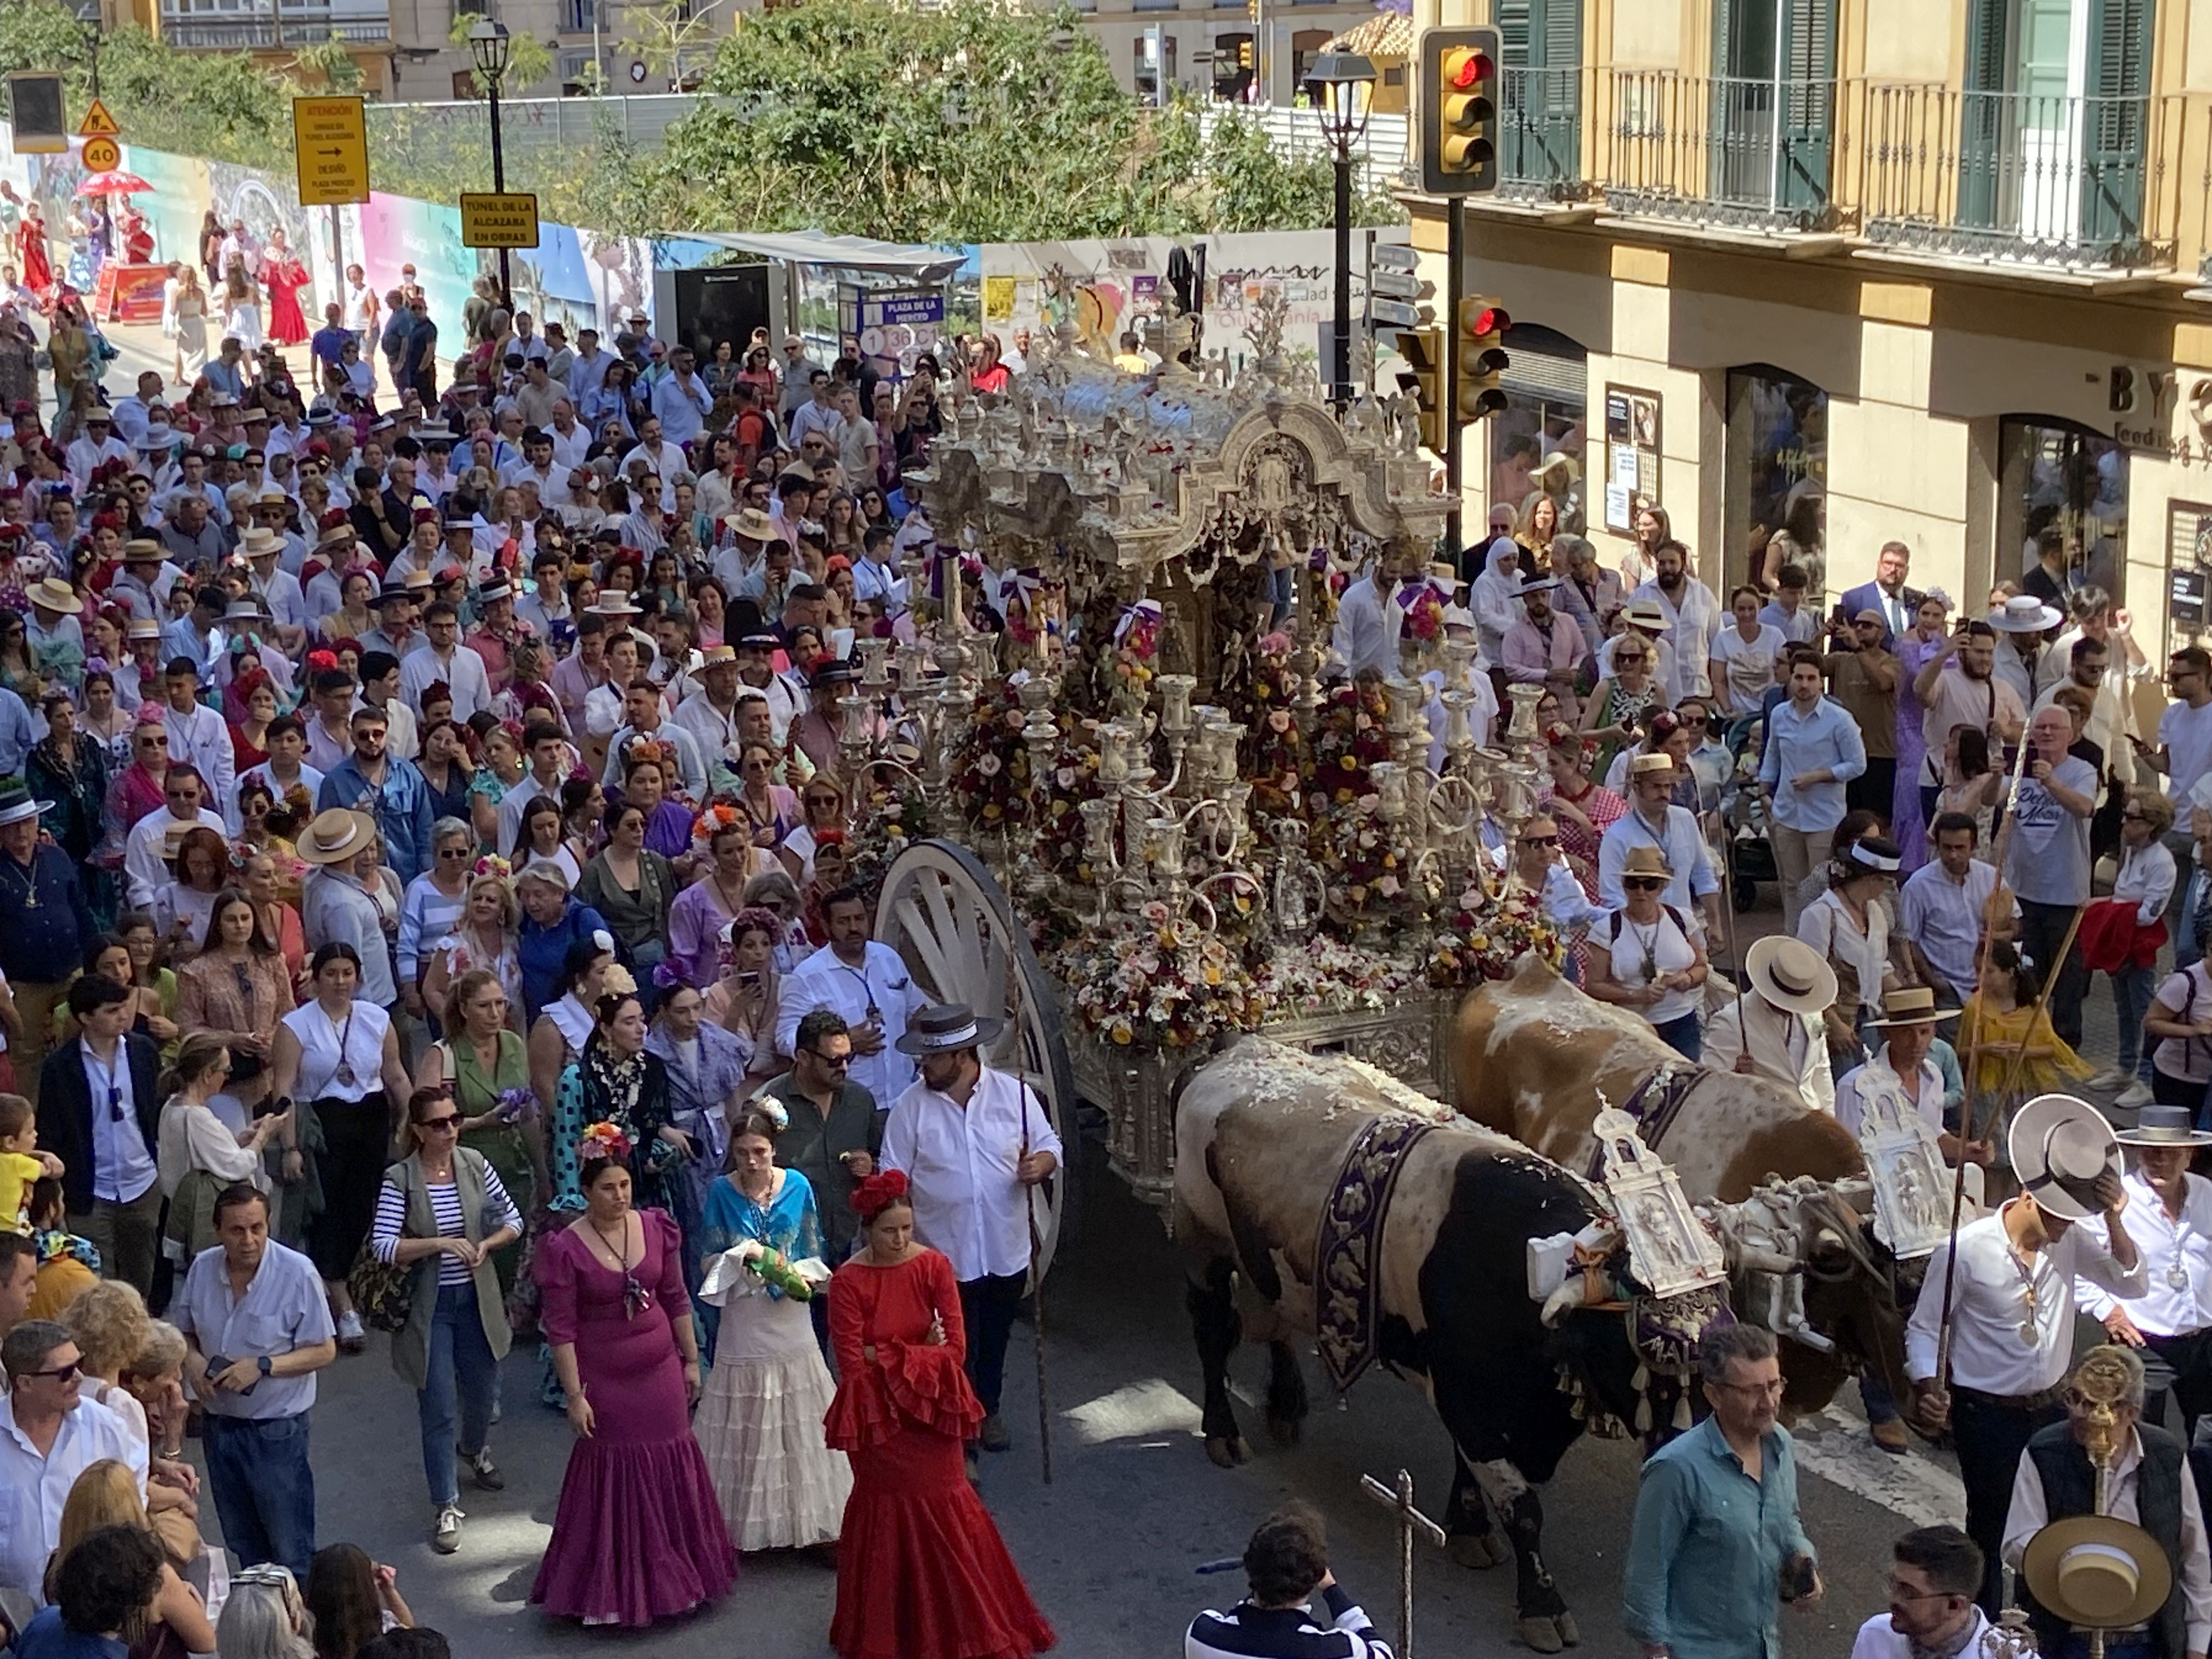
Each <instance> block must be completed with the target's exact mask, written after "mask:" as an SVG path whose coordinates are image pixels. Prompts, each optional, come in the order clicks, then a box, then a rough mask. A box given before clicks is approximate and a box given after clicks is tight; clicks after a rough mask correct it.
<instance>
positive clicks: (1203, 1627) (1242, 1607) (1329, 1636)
mask: <svg viewBox="0 0 2212 1659" xmlns="http://www.w3.org/2000/svg"><path fill="white" fill-rule="evenodd" d="M1321 1594H1322V1600H1323V1601H1326V1602H1327V1604H1328V1612H1329V1618H1330V1620H1331V1621H1332V1622H1331V1623H1330V1624H1328V1625H1327V1626H1322V1625H1317V1624H1316V1623H1315V1622H1314V1620H1313V1616H1312V1614H1311V1613H1310V1611H1309V1610H1308V1609H1307V1608H1304V1607H1254V1606H1253V1605H1252V1604H1251V1603H1250V1602H1249V1601H1239V1602H1238V1603H1237V1605H1236V1606H1235V1607H1231V1608H1230V1609H1229V1611H1228V1612H1226V1613H1213V1612H1210V1611H1209V1612H1206V1613H1200V1614H1199V1615H1198V1617H1197V1618H1195V1619H1194V1620H1191V1621H1190V1632H1189V1633H1188V1635H1186V1636H1185V1637H1184V1638H1183V1642H1182V1651H1183V1659H1390V1649H1389V1644H1387V1643H1385V1642H1384V1641H1383V1639H1382V1638H1380V1637H1378V1636H1376V1634H1375V1626H1373V1625H1371V1624H1370V1623H1369V1622H1368V1620H1367V1614H1366V1613H1365V1612H1364V1610H1363V1609H1362V1608H1361V1607H1360V1605H1359V1604H1358V1602H1357V1601H1353V1600H1352V1597H1351V1596H1350V1595H1346V1593H1345V1590H1344V1589H1343V1587H1342V1586H1341V1585H1339V1584H1328V1585H1326V1586H1324V1587H1323V1588H1322V1592H1321Z"/></svg>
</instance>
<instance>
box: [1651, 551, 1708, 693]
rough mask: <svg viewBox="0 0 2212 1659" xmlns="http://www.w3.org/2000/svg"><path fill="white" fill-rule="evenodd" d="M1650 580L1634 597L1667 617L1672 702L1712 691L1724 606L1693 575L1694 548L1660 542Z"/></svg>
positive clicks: (1667, 686)
mask: <svg viewBox="0 0 2212 1659" xmlns="http://www.w3.org/2000/svg"><path fill="white" fill-rule="evenodd" d="M1651 562H1652V566H1653V570H1652V575H1651V580H1650V581H1648V582H1645V583H1644V586H1641V587H1639V588H1638V589H1637V590H1636V592H1634V593H1633V594H1632V595H1631V596H1630V597H1631V598H1633V599H1649V600H1650V601H1651V602H1652V603H1654V604H1656V605H1657V606H1658V607H1659V611H1660V614H1661V615H1662V616H1663V617H1665V618H1666V619H1667V631H1668V637H1669V638H1670V640H1671V641H1673V644H1674V665H1673V667H1672V670H1671V671H1670V673H1669V675H1668V678H1667V680H1666V681H1665V682H1664V684H1665V685H1666V689H1667V701H1668V702H1669V703H1677V702H1681V700H1682V699H1683V698H1685V697H1702V696H1705V695H1706V694H1707V693H1708V692H1709V691H1711V689H1712V688H1711V686H1710V685H1709V684H1707V683H1706V678H1707V676H1706V665H1707V664H1708V663H1709V662H1711V659H1712V654H1713V641H1714V640H1715V639H1717V638H1718V637H1719V635H1720V631H1721V602H1720V600H1719V599H1717V597H1715V595H1714V593H1713V590H1712V589H1711V588H1710V587H1708V586H1705V583H1703V582H1701V581H1699V580H1698V579H1697V578H1696V577H1695V576H1692V574H1690V550H1689V549H1688V548H1686V547H1685V546H1683V545H1682V544H1681V543H1680V542H1675V541H1667V542H1662V543H1660V544H1659V545H1658V546H1657V548H1656V549H1655V550H1653V552H1652V556H1651Z"/></svg>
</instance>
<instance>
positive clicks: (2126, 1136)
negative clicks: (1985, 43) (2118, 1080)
mask: <svg viewBox="0 0 2212 1659" xmlns="http://www.w3.org/2000/svg"><path fill="white" fill-rule="evenodd" d="M5 810H6V809H5V808H4V807H0V814H4V812H5ZM6 822H7V819H6V817H4V816H0V823H6ZM2113 1139H2116V1140H2118V1142H2119V1143H2120V1145H2121V1146H2212V1133H2207V1132H2205V1131H2204V1130H2203V1129H2200V1128H2198V1127H2197V1120H2196V1116H2195V1115H2194V1114H2193V1113H2191V1111H2190V1109H2189V1108H2187V1107H2186V1106H2146V1107H2144V1108H2143V1109H2142V1111H2140V1112H2138V1113H2137V1114H2136V1127H2134V1128H2132V1129H2118V1130H2115V1131H2114V1132H2113Z"/></svg>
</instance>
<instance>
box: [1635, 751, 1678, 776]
mask: <svg viewBox="0 0 2212 1659" xmlns="http://www.w3.org/2000/svg"><path fill="white" fill-rule="evenodd" d="M1673 770H1674V757H1673V756H1672V755H1670V754H1668V752H1667V751H1666V750H1663V749H1654V750H1650V751H1649V752H1648V753H1645V754H1642V755H1637V756H1634V757H1632V758H1631V759H1630V761H1629V763H1628V775H1629V776H1630V777H1631V778H1641V777H1647V776H1649V775H1650V774H1652V773H1654V772H1672V771H1673Z"/></svg>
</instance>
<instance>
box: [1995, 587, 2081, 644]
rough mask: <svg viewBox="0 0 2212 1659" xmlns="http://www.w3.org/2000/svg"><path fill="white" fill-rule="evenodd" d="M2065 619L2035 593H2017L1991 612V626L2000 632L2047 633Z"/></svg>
mask: <svg viewBox="0 0 2212 1659" xmlns="http://www.w3.org/2000/svg"><path fill="white" fill-rule="evenodd" d="M2065 620H2066V619H2065V618H2064V617H2062V616H2060V615H2059V614H2058V612H2057V611H2055V610H2053V609H2052V608H2051V606H2049V605H2045V604H2044V602H2043V601H2042V600H2041V599H2037V598H2036V597H2035V595H2034V594H2033V593H2015V594H2014V595H2013V596H2012V598H2010V599H2007V600H2006V601H2005V602H2004V604H2003V605H2002V606H2001V607H2000V608H1998V609H1997V610H1995V611H1990V627H1992V628H1994V629H1996V630H1997V632H1998V633H2000V634H2045V633H2048V632H2050V631H2051V629H2054V628H2056V627H2057V626H2058V624H2059V623H2062V622H2063V621H2065Z"/></svg>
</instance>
